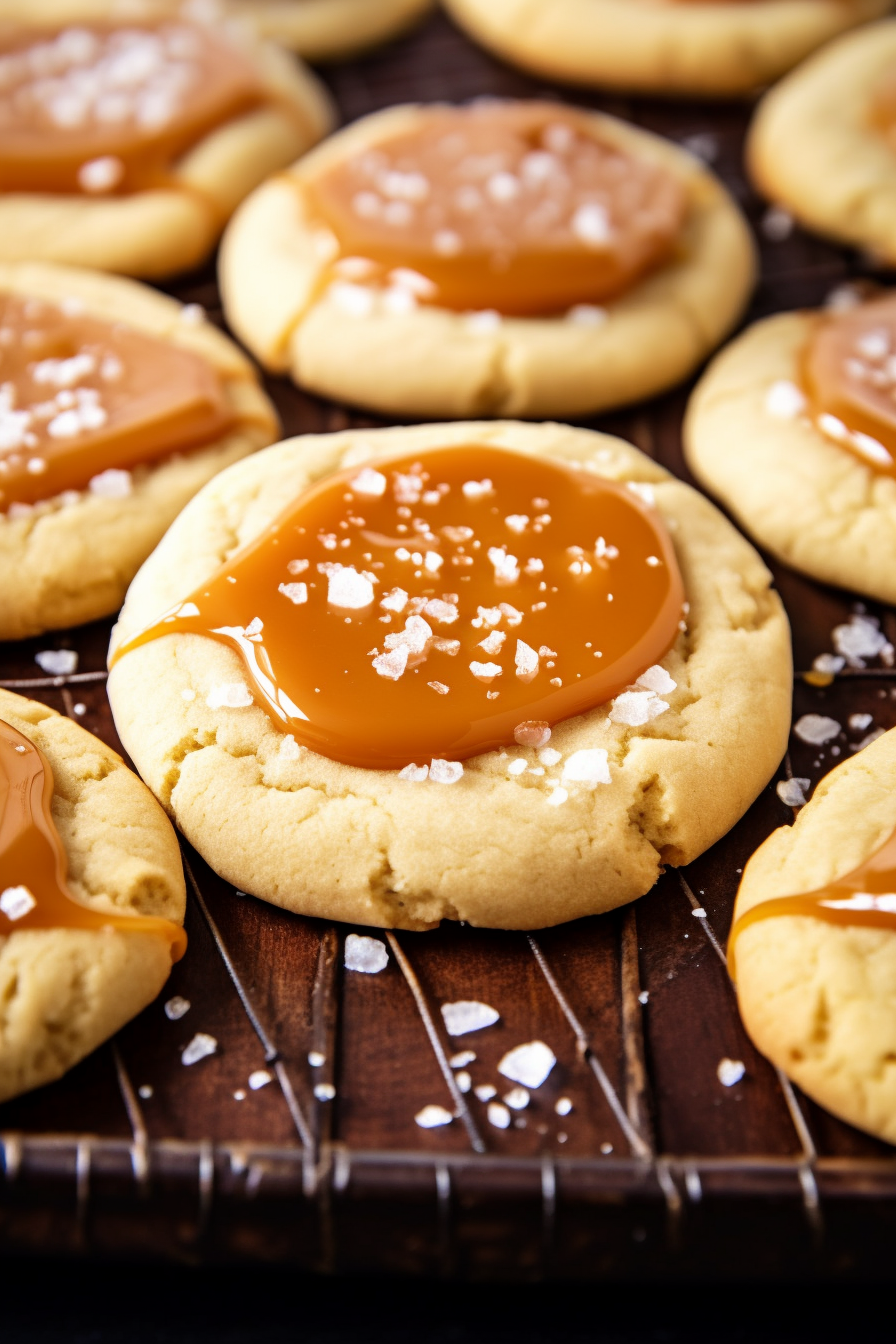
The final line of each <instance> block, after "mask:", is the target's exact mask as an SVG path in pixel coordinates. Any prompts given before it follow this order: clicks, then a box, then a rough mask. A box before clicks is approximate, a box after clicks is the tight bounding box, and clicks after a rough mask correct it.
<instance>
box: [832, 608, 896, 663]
mask: <svg viewBox="0 0 896 1344" xmlns="http://www.w3.org/2000/svg"><path fill="white" fill-rule="evenodd" d="M831 638H832V641H833V645H834V648H835V649H836V650H837V652H838V653H839V654H842V656H843V657H844V658H845V659H846V661H847V663H848V664H849V666H850V667H857V668H859V667H864V666H865V664H864V661H863V660H864V659H866V658H878V657H880V656H882V655H884V654H885V653H886V652H887V651H888V650H889V649H890V647H891V646H890V641H889V640H888V639H887V637H886V635H885V634H884V633H883V631H882V630H881V629H880V626H879V625H878V622H877V621H876V620H875V619H874V618H873V617H870V616H862V615H853V616H851V617H850V618H849V622H848V624H844V625H838V626H836V627H835V628H834V630H833V631H832V633H831Z"/></svg>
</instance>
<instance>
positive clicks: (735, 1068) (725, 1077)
mask: <svg viewBox="0 0 896 1344" xmlns="http://www.w3.org/2000/svg"><path fill="white" fill-rule="evenodd" d="M746 1071H747V1069H746V1065H745V1064H744V1062H743V1060H740V1059H728V1058H727V1057H726V1058H725V1059H720V1060H719V1066H718V1068H717V1069H716V1076H717V1077H718V1080H719V1082H720V1083H721V1084H722V1086H723V1087H734V1084H735V1083H739V1082H740V1080H741V1078H743V1076H744V1074H745V1073H746Z"/></svg>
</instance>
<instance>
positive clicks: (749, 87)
mask: <svg viewBox="0 0 896 1344" xmlns="http://www.w3.org/2000/svg"><path fill="white" fill-rule="evenodd" d="M445 3H446V7H447V9H448V12H449V13H450V14H451V15H453V17H454V18H455V19H456V20H457V21H458V23H460V24H461V25H462V27H464V28H465V29H466V30H467V31H468V32H469V33H470V34H471V35H472V36H473V37H475V38H476V39H477V40H478V41H480V42H482V43H483V45H484V46H486V47H489V48H490V49H491V50H492V51H494V52H496V53H497V54H498V55H499V56H502V57H504V59H506V60H508V61H512V62H514V63H515V64H517V65H521V66H522V67H523V68H524V69H526V70H531V71H533V72H534V73H535V74H539V75H543V76H547V77H548V78H549V79H559V80H565V81H569V82H570V83H573V84H584V85H586V86H589V87H597V88H610V89H622V90H626V91H629V92H637V93H658V94H683V95H686V96H690V97H713V98H718V97H722V98H724V97H732V96H736V95H741V94H748V93H750V92H752V91H754V90H755V89H757V88H760V87H761V86H762V85H764V84H768V83H769V82H770V81H771V80H773V79H777V78H778V77H779V76H780V75H782V74H784V72H785V71H786V70H789V69H790V68H791V67H792V66H794V65H796V64H797V63H798V62H799V61H802V60H803V59H804V58H805V57H806V56H808V55H809V53H810V52H812V51H814V50H815V49H816V47H820V46H821V45H822V43H824V42H828V41H829V40H830V39H831V38H832V37H836V36H837V34H838V33H842V32H843V31H844V30H845V29H847V28H852V27H853V26H854V25H855V24H857V23H864V22H865V21H866V20H867V19H875V18H878V17H879V16H880V15H881V14H885V13H886V12H887V10H889V9H890V8H891V7H892V6H891V4H890V0H847V3H838V0H834V3H831V0H788V2H787V3H786V4H781V3H780V0H755V2H754V3H751V4H732V3H725V0H716V3H709V4H702V3H687V0H679V2H677V3H676V0H536V3H534V4H533V3H531V0H445Z"/></svg>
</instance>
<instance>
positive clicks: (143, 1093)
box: [137, 1083, 153, 1101]
mask: <svg viewBox="0 0 896 1344" xmlns="http://www.w3.org/2000/svg"><path fill="white" fill-rule="evenodd" d="M152 1094H153V1088H152V1086H151V1085H150V1084H149V1083H143V1084H142V1085H141V1086H140V1087H138V1088H137V1096H138V1097H139V1098H140V1100H141V1101H149V1099H150V1097H151V1096H152Z"/></svg>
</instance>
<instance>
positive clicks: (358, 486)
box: [349, 467, 389, 499]
mask: <svg viewBox="0 0 896 1344" xmlns="http://www.w3.org/2000/svg"><path fill="white" fill-rule="evenodd" d="M388 484H389V482H388V481H387V480H386V477H385V476H384V475H383V473H382V472H381V471H376V470H375V469H374V468H373V467H362V468H361V470H360V471H359V472H358V474H357V476H356V477H355V478H354V480H352V481H350V482H349V489H350V490H351V491H352V493H353V494H356V495H367V496H369V497H370V498H371V499H374V498H377V497H379V496H380V495H384V494H385V493H386V486H387V485H388Z"/></svg>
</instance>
